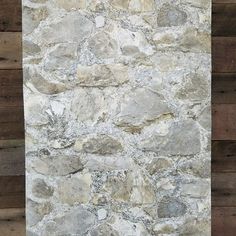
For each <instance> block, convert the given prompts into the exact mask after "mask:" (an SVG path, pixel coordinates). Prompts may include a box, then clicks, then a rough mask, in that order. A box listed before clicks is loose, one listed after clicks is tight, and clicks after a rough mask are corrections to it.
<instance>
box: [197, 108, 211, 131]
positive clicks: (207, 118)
mask: <svg viewBox="0 0 236 236" xmlns="http://www.w3.org/2000/svg"><path fill="white" fill-rule="evenodd" d="M198 122H199V124H200V125H201V126H202V127H203V128H204V129H206V130H207V131H210V129H211V106H207V107H206V108H205V109H204V110H203V111H202V112H201V114H200V115H199V117H198Z"/></svg>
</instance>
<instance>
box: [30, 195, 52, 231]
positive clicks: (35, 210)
mask: <svg viewBox="0 0 236 236" xmlns="http://www.w3.org/2000/svg"><path fill="white" fill-rule="evenodd" d="M51 211H52V206H51V204H50V203H49V202H44V203H38V202H35V201H33V200H31V199H28V200H27V203H26V214H27V217H26V224H27V226H28V227H29V226H33V225H36V224H37V223H38V222H40V221H41V220H42V219H43V218H44V216H46V215H48V214H49V213H50V212H51Z"/></svg>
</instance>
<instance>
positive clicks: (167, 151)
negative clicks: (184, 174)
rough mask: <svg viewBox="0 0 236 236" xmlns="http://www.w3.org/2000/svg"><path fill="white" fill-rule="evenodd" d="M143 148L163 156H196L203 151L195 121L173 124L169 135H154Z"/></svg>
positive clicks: (143, 143)
mask: <svg viewBox="0 0 236 236" xmlns="http://www.w3.org/2000/svg"><path fill="white" fill-rule="evenodd" d="M141 147H142V149H143V150H144V151H152V152H156V153H159V154H162V155H184V156H185V155H194V154H197V153H199V152H200V150H201V142H200V130H199V127H198V126H197V123H196V122H195V121H193V120H184V121H177V122H173V123H172V125H171V127H170V129H169V132H168V133H167V135H165V136H161V135H159V134H155V133H154V134H153V135H152V136H151V137H150V138H148V139H145V140H143V141H142V143H141Z"/></svg>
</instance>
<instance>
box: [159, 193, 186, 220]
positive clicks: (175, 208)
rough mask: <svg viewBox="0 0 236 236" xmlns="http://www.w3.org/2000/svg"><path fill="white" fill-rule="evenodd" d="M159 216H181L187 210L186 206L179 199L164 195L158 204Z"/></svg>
mask: <svg viewBox="0 0 236 236" xmlns="http://www.w3.org/2000/svg"><path fill="white" fill-rule="evenodd" d="M157 211H158V217H159V218H172V217H179V216H183V215H184V214H185V213H186V211H187V206H186V205H185V204H184V203H183V202H181V201H180V200H178V199H176V198H173V197H165V198H163V199H162V200H161V202H160V203H159V205H158V210H157Z"/></svg>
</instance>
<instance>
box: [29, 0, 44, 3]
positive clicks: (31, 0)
mask: <svg viewBox="0 0 236 236" xmlns="http://www.w3.org/2000/svg"><path fill="white" fill-rule="evenodd" d="M47 1H48V0H30V2H33V3H45V2H47Z"/></svg>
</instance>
